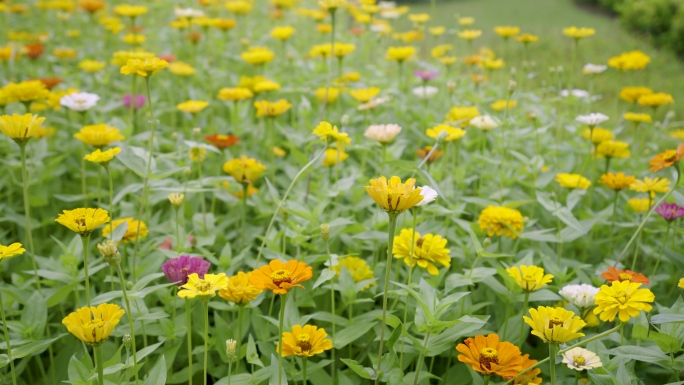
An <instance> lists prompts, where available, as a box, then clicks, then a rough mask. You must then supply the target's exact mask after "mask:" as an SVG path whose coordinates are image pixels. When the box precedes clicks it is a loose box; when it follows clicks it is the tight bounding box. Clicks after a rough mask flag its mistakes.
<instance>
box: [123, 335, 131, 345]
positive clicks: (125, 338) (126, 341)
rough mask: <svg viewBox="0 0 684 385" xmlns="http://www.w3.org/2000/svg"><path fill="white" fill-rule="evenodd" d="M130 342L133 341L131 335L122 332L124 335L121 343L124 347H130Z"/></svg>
mask: <svg viewBox="0 0 684 385" xmlns="http://www.w3.org/2000/svg"><path fill="white" fill-rule="evenodd" d="M132 342H133V337H131V335H130V334H128V333H127V334H124V336H123V344H124V346H125V347H126V348H130V347H131V343H132Z"/></svg>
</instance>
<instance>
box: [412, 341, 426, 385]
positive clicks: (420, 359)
mask: <svg viewBox="0 0 684 385" xmlns="http://www.w3.org/2000/svg"><path fill="white" fill-rule="evenodd" d="M429 339H430V332H429V331H428V332H427V334H425V340H424V341H423V350H422V351H421V352H420V356H419V357H418V363H417V364H416V375H415V377H413V385H417V384H418V377H419V376H420V370H421V369H422V368H423V361H424V360H425V351H426V350H427V344H428V340H429Z"/></svg>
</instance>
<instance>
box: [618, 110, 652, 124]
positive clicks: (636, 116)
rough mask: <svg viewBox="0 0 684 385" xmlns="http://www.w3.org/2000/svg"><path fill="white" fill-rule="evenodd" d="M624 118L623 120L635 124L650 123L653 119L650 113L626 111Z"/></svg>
mask: <svg viewBox="0 0 684 385" xmlns="http://www.w3.org/2000/svg"><path fill="white" fill-rule="evenodd" d="M624 118H625V120H629V121H630V122H634V123H636V124H639V123H651V122H652V121H653V119H652V118H651V115H649V114H644V113H636V112H626V113H625V115H624Z"/></svg>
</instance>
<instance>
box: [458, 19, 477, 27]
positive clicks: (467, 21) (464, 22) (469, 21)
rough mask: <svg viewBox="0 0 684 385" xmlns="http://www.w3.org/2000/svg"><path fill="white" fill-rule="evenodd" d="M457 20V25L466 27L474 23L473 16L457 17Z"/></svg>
mask: <svg viewBox="0 0 684 385" xmlns="http://www.w3.org/2000/svg"><path fill="white" fill-rule="evenodd" d="M457 21H458V25H460V26H462V27H467V26H470V25H473V24H475V18H474V17H459V18H458V20H457Z"/></svg>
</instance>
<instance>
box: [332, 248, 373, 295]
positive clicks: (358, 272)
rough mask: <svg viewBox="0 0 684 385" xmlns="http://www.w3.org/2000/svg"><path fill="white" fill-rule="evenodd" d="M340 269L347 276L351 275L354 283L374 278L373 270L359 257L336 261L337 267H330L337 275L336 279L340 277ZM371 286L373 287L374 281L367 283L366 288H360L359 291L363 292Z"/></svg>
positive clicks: (343, 258)
mask: <svg viewBox="0 0 684 385" xmlns="http://www.w3.org/2000/svg"><path fill="white" fill-rule="evenodd" d="M342 268H344V269H346V270H347V271H348V272H349V275H351V277H352V279H353V280H354V283H359V282H361V281H367V280H372V279H374V278H375V275H374V274H373V270H372V269H371V268H370V266H368V264H367V263H366V261H365V260H363V259H361V258H359V257H351V256H349V257H342V258H340V259H338V260H337V265H335V266H333V267H332V269H333V270H334V271H335V272H336V273H337V276H338V277H339V276H340V271H341V270H342ZM373 285H375V281H373V282H371V283H369V284H368V285H367V286H366V287H364V288H362V289H361V291H364V290H366V289H368V288H369V287H371V286H373Z"/></svg>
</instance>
